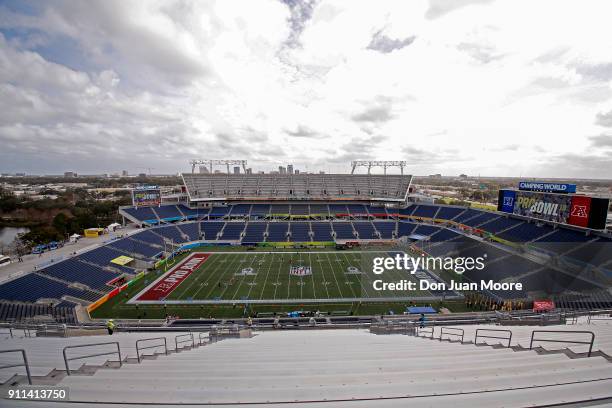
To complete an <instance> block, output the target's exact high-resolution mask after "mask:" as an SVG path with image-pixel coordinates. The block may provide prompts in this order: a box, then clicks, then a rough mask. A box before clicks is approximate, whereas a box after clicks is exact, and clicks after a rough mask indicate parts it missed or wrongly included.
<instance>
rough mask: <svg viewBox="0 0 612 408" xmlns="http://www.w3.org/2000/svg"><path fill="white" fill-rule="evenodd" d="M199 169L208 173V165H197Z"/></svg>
mask: <svg viewBox="0 0 612 408" xmlns="http://www.w3.org/2000/svg"><path fill="white" fill-rule="evenodd" d="M199 171H200V173H204V174H208V167H206V166H200V167H199Z"/></svg>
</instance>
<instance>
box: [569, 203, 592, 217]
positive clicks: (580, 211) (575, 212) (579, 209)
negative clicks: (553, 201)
mask: <svg viewBox="0 0 612 408" xmlns="http://www.w3.org/2000/svg"><path fill="white" fill-rule="evenodd" d="M572 217H578V218H587V217H588V214H587V207H586V205H575V206H574V207H572Z"/></svg>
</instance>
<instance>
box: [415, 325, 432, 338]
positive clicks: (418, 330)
mask: <svg viewBox="0 0 612 408" xmlns="http://www.w3.org/2000/svg"><path fill="white" fill-rule="evenodd" d="M426 329H431V336H430V338H431V339H432V340H433V338H434V331H435V327H434V326H430V327H417V336H418V337H425V336H421V332H423V333H425V334H430V332H429V331H424V330H426Z"/></svg>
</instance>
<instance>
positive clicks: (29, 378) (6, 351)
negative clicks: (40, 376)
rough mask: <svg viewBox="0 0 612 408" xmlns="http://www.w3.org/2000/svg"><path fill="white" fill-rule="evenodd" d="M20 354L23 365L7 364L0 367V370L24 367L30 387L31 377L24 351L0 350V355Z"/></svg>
mask: <svg viewBox="0 0 612 408" xmlns="http://www.w3.org/2000/svg"><path fill="white" fill-rule="evenodd" d="M18 352H19V353H21V356H22V357H23V364H9V365H5V366H0V370H3V369H5V368H13V367H25V369H26V373H27V375H28V383H29V384H30V385H32V375H31V374H30V364H29V363H28V356H27V355H26V352H25V350H24V349H15V350H0V353H18Z"/></svg>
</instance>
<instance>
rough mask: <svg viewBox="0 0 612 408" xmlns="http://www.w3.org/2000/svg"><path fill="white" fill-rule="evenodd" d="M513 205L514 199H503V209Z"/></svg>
mask: <svg viewBox="0 0 612 408" xmlns="http://www.w3.org/2000/svg"><path fill="white" fill-rule="evenodd" d="M513 205H514V197H504V207H512V206H513Z"/></svg>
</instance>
